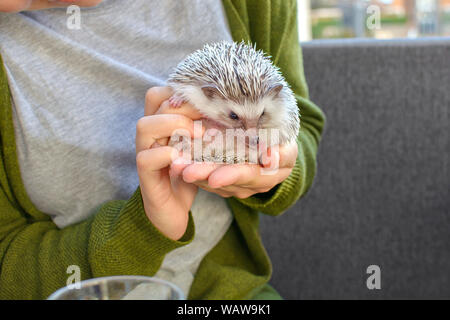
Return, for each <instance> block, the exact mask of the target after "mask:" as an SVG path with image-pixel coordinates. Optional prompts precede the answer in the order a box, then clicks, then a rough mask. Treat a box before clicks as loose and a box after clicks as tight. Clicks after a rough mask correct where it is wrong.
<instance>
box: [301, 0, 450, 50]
mask: <svg viewBox="0 0 450 320" xmlns="http://www.w3.org/2000/svg"><path fill="white" fill-rule="evenodd" d="M298 15H299V19H298V20H299V33H300V41H309V40H314V39H330V38H364V37H367V38H377V39H391V38H405V37H409V38H415V37H427V36H450V0H298Z"/></svg>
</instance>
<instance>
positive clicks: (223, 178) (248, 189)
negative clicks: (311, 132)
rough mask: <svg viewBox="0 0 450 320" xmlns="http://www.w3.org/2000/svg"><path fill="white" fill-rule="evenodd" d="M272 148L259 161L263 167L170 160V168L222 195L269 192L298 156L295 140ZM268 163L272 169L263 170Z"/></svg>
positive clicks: (244, 196)
mask: <svg viewBox="0 0 450 320" xmlns="http://www.w3.org/2000/svg"><path fill="white" fill-rule="evenodd" d="M273 150H274V151H272V153H270V151H269V155H270V156H269V157H268V159H266V160H263V161H262V162H263V163H264V168H263V167H262V166H261V165H258V164H216V163H193V164H190V165H187V166H186V165H177V164H173V165H172V168H171V172H172V175H173V176H176V175H178V174H181V175H182V176H183V180H184V181H185V182H189V183H193V184H195V185H197V186H199V187H201V188H202V189H205V190H207V191H210V192H213V193H216V194H218V195H220V196H222V197H224V198H229V197H236V198H240V199H245V198H248V197H251V196H252V195H254V194H257V193H263V192H268V191H269V190H271V189H272V188H273V187H275V186H276V185H278V184H279V183H281V182H283V181H284V180H285V179H286V178H287V177H288V176H289V175H290V174H291V172H292V169H293V168H294V166H295V161H296V159H297V153H298V147H297V144H296V143H293V144H290V145H286V146H280V147H279V148H278V150H276V148H275V149H273ZM269 167H272V168H275V169H270V170H268V171H265V169H267V168H269Z"/></svg>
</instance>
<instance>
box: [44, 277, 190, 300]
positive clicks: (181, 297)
mask: <svg viewBox="0 0 450 320" xmlns="http://www.w3.org/2000/svg"><path fill="white" fill-rule="evenodd" d="M111 280H113V281H128V280H136V281H141V282H142V283H144V282H148V283H151V282H153V283H155V282H156V283H159V284H163V285H166V286H168V287H170V288H171V289H172V290H173V291H175V292H176V294H177V295H178V300H185V299H186V297H185V295H184V292H183V291H182V290H181V289H180V288H179V287H178V286H176V285H175V284H173V283H171V282H169V281H167V280H164V279H161V278H157V277H150V276H133V275H123V276H107V277H98V278H92V279H86V280H83V281H80V285H81V286H82V287H83V286H86V285H97V284H100V283H101V282H103V281H111ZM69 290H81V288H80V289H76V288H73V289H70V288H69V287H68V285H67V286H64V287H62V288H59V289H58V290H56V291H55V292H53V293H52V294H51V295H50V296H48V298H47V300H57V299H58V298H59V297H60V296H61V295H62V294H63V293H65V292H67V291H69Z"/></svg>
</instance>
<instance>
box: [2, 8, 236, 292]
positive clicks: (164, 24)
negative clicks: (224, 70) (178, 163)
mask: <svg viewBox="0 0 450 320" xmlns="http://www.w3.org/2000/svg"><path fill="white" fill-rule="evenodd" d="M71 16H72V14H67V13H66V9H62V8H57V9H49V10H42V11H28V12H23V13H20V14H6V13H0V30H1V32H0V52H1V54H2V56H3V59H4V62H5V66H6V71H7V75H8V81H9V85H10V88H11V92H12V98H13V121H14V127H15V134H16V144H17V152H18V159H19V164H20V171H21V174H22V179H23V181H24V185H25V188H26V191H27V193H28V195H29V197H30V199H31V201H32V202H33V203H34V205H35V206H36V207H37V208H38V209H40V210H41V211H43V212H46V213H48V214H50V215H51V217H52V219H53V221H54V222H55V223H56V224H57V225H58V226H59V227H61V228H62V227H65V226H68V225H71V224H74V223H76V222H79V221H82V220H84V219H86V218H87V217H88V216H89V215H91V214H93V213H94V212H95V211H96V210H97V209H98V207H99V206H101V205H102V204H103V203H105V202H107V201H110V200H115V199H128V198H129V197H130V196H131V194H132V193H133V192H134V190H136V188H137V186H138V185H139V180H138V176H137V172H136V166H135V157H136V155H135V144H134V141H135V130H136V122H137V120H138V119H139V118H140V117H142V116H143V115H144V97H145V93H146V91H147V90H148V89H149V88H150V87H153V86H161V85H164V84H165V81H166V79H167V77H168V75H169V73H170V72H171V70H172V69H173V68H174V67H175V66H176V65H177V64H178V63H179V62H180V61H181V60H182V59H183V58H184V57H185V56H186V55H188V54H189V53H191V52H193V51H194V50H196V49H199V48H201V47H202V46H203V45H204V44H205V43H208V42H215V41H220V40H230V41H231V40H232V38H231V35H230V31H229V28H228V25H227V20H226V17H225V15H224V10H223V7H222V3H221V1H220V0H206V1H205V0H177V1H157V0H132V1H131V0H128V1H125V0H104V1H103V2H102V3H101V4H100V5H99V6H97V7H95V8H86V9H82V10H81V24H80V26H81V29H80V30H76V29H75V30H73V29H69V28H68V27H67V19H68V18H70V17H71ZM192 213H193V216H194V221H195V224H196V235H195V239H194V241H193V242H192V243H191V244H190V245H188V246H185V247H183V248H180V249H177V250H175V251H173V252H171V253H169V255H167V256H166V259H165V260H164V263H163V265H162V267H161V270H160V272H159V275H160V276H161V277H164V278H166V279H168V280H173V281H175V282H176V283H177V284H178V285H180V286H181V287H182V289H183V290H185V292H186V293H187V291H188V290H189V287H190V284H191V281H192V277H193V275H194V274H195V272H196V269H197V267H198V264H199V263H200V261H201V259H202V258H203V257H204V255H205V254H206V253H207V252H208V251H209V250H211V249H212V247H213V246H214V245H215V244H217V242H218V241H219V240H220V239H221V238H222V237H223V235H224V233H225V232H226V230H227V229H228V227H229V225H230V223H231V221H232V215H231V212H230V210H229V209H228V207H227V206H226V203H225V201H224V199H222V198H220V197H218V196H216V195H214V194H211V193H208V192H205V191H200V193H199V195H198V196H197V197H196V199H195V202H194V205H193V207H192ZM181 262H182V263H181Z"/></svg>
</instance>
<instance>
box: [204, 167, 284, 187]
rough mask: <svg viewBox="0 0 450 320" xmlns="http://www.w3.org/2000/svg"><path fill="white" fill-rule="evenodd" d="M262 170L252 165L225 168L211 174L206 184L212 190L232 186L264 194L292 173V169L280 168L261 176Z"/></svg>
mask: <svg viewBox="0 0 450 320" xmlns="http://www.w3.org/2000/svg"><path fill="white" fill-rule="evenodd" d="M263 170H264V169H263V168H261V167H259V166H253V165H242V166H240V167H236V168H233V166H226V167H222V168H219V169H217V170H215V171H214V172H213V173H211V175H210V176H209V179H208V183H209V186H210V187H212V188H223V187H226V186H230V185H234V186H240V187H244V188H253V189H257V190H259V191H261V192H266V191H268V190H270V189H271V188H273V187H274V186H276V185H277V184H279V183H281V182H282V181H284V180H285V179H286V178H287V177H288V176H289V175H290V174H291V172H292V168H280V169H277V170H276V171H274V172H273V173H271V174H262V171H263Z"/></svg>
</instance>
